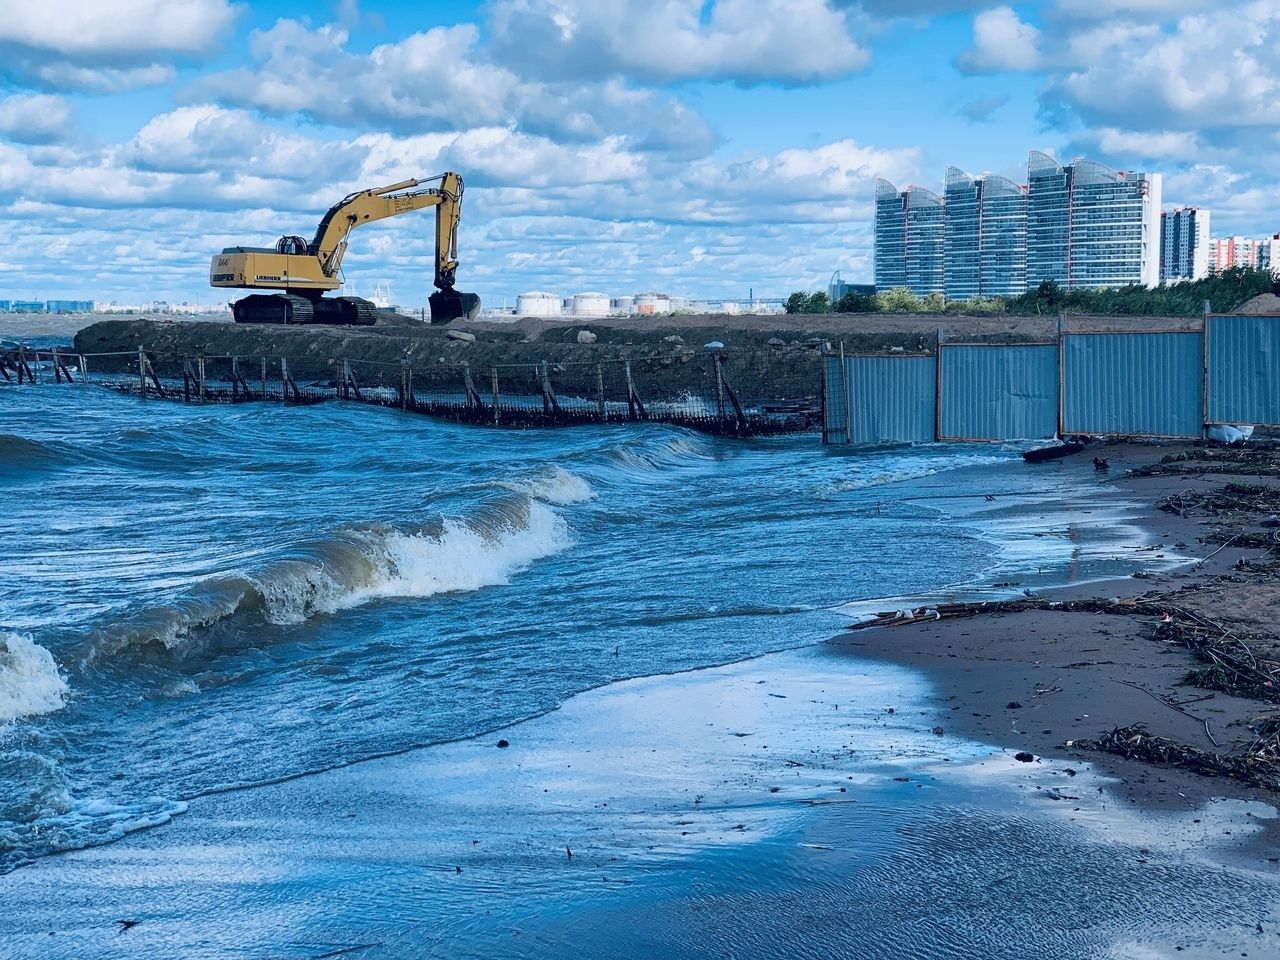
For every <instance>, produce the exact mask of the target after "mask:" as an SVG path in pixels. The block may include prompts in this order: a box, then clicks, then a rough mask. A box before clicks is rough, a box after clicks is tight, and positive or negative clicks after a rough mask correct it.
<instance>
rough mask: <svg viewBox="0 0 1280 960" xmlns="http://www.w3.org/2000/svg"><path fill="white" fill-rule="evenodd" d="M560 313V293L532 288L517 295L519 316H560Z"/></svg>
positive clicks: (517, 314)
mask: <svg viewBox="0 0 1280 960" xmlns="http://www.w3.org/2000/svg"><path fill="white" fill-rule="evenodd" d="M560 313H561V308H560V294H558V293H547V292H546V291H545V290H530V291H529V292H528V293H522V294H520V296H518V297H516V316H517V317H558V316H560Z"/></svg>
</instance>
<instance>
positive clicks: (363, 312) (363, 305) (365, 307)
mask: <svg viewBox="0 0 1280 960" xmlns="http://www.w3.org/2000/svg"><path fill="white" fill-rule="evenodd" d="M320 302H321V303H326V302H332V303H338V304H341V307H340V308H339V309H340V311H341V316H342V319H341V320H328V321H325V322H326V323H341V324H343V325H345V326H353V327H372V326H373V325H374V324H375V323H377V321H378V308H377V307H376V306H375V305H374V304H373V302H372V301H370V300H365V299H364V298H363V297H334V298H333V300H332V301H329V300H328V298H326V299H324V300H321V301H320Z"/></svg>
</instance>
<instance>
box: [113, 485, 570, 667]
mask: <svg viewBox="0 0 1280 960" xmlns="http://www.w3.org/2000/svg"><path fill="white" fill-rule="evenodd" d="M566 476H572V475H569V474H566ZM574 479H576V478H574ZM549 482H550V481H549ZM559 482H560V483H561V484H562V485H563V490H562V491H561V496H562V501H563V502H575V501H574V500H572V499H569V498H570V497H571V496H579V497H581V496H582V495H583V492H582V490H581V489H578V488H577V487H576V485H575V484H572V483H568V482H567V481H563V480H561V481H559ZM579 482H580V481H579ZM582 487H584V488H586V490H588V491H589V490H590V488H589V487H586V484H585V483H583V484H582ZM570 542H571V539H570V536H569V529H568V525H567V524H566V523H565V521H564V520H563V518H561V517H560V516H559V515H558V514H557V513H556V512H555V511H554V510H552V509H551V507H549V506H548V505H547V504H545V503H543V502H541V501H540V500H537V499H533V498H532V497H530V496H513V495H507V496H504V497H500V498H493V499H491V500H490V501H489V502H488V503H486V504H484V505H482V506H481V508H480V509H478V510H476V511H475V512H474V513H473V514H472V515H470V516H468V517H466V518H463V519H457V518H449V517H446V518H442V519H440V520H438V521H436V522H435V523H433V524H429V525H425V526H422V527H419V528H415V529H399V528H396V527H390V526H366V527H360V528H349V529H344V530H341V531H339V532H338V533H336V534H335V535H334V536H332V537H331V538H328V539H324V540H317V541H313V542H310V543H307V544H303V545H301V546H299V547H298V548H297V549H296V550H295V551H294V552H293V555H291V556H288V557H284V558H281V559H279V560H276V561H274V562H272V563H269V564H267V565H265V566H264V567H262V568H261V569H259V570H256V571H249V572H239V573H234V574H228V575H224V576H219V577H213V578H210V579H208V580H206V581H204V582H203V583H200V584H198V585H197V586H195V587H193V588H192V589H191V590H190V591H188V593H187V594H186V595H185V596H183V597H181V598H179V599H178V600H176V601H174V602H172V603H170V604H167V605H165V606H163V607H154V608H149V609H145V610H142V611H139V612H138V613H137V614H135V615H133V616H131V617H129V618H127V620H126V622H125V623H123V624H120V625H118V626H116V627H114V628H109V629H107V630H104V631H100V632H99V633H98V634H97V635H96V636H95V637H94V638H93V640H92V642H91V647H90V650H89V658H90V659H96V658H99V657H102V656H104V655H112V654H116V653H119V652H121V651H124V650H126V649H129V648H157V647H158V648H160V649H161V650H163V651H166V652H168V653H170V654H172V655H175V656H178V657H179V658H181V657H182V656H185V655H187V654H189V653H194V652H197V651H198V650H199V649H200V648H201V647H202V644H201V643H200V642H198V641H199V640H201V639H203V640H207V641H211V642H215V643H216V642H217V640H218V639H219V636H218V635H219V634H220V632H225V633H227V634H233V635H234V634H239V632H240V628H243V627H244V626H246V624H245V622H244V621H245V620H246V619H248V620H256V621H258V622H260V623H265V624H270V625H273V626H279V627H284V626H290V625H294V624H299V623H303V622H305V621H306V620H308V619H310V618H311V617H314V616H316V615H319V614H327V613H335V612H337V611H339V610H346V609H350V608H352V607H356V606H359V605H361V604H363V603H367V602H369V601H370V600H374V599H379V598H394V597H417V598H422V597H431V596H435V595H436V594H442V593H460V592H467V591H472V590H479V589H481V588H482V587H490V586H500V585H502V584H505V583H507V582H509V580H510V578H511V577H512V576H514V575H515V574H516V573H519V572H520V571H521V570H523V569H525V568H526V567H528V566H529V565H530V564H532V563H533V562H534V561H536V560H540V559H542V558H543V557H547V556H551V555H552V554H555V553H558V552H560V551H561V550H563V549H565V548H566V547H568V546H569V544H570Z"/></svg>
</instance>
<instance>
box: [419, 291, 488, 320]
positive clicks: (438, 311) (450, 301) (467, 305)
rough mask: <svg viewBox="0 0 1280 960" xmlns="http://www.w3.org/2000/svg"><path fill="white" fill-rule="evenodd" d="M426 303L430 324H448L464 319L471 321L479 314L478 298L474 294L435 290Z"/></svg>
mask: <svg viewBox="0 0 1280 960" xmlns="http://www.w3.org/2000/svg"><path fill="white" fill-rule="evenodd" d="M427 302H428V303H429V304H430V305H431V322H432V323H448V322H449V321H450V320H458V319H461V318H464V317H465V318H466V319H468V320H471V319H474V317H475V315H476V314H477V313H479V312H480V298H479V297H478V296H477V295H476V294H474V293H459V292H458V291H457V290H437V291H436V292H435V293H433V294H432V295H431V296H429V297H428V298H427Z"/></svg>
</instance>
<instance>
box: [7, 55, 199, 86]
mask: <svg viewBox="0 0 1280 960" xmlns="http://www.w3.org/2000/svg"><path fill="white" fill-rule="evenodd" d="M176 74H177V71H176V70H174V68H173V67H172V66H169V65H168V64H160V63H153V64H150V65H148V66H145V67H82V66H78V65H76V64H73V63H67V62H66V61H64V60H59V61H55V62H53V63H44V64H40V65H38V66H35V67H33V68H32V69H31V75H32V77H33V78H34V79H35V80H36V81H37V82H39V83H40V84H41V85H42V86H45V87H50V88H52V89H55V90H74V91H77V92H84V93H124V92H127V91H129V90H139V89H141V88H143V87H158V86H161V85H162V84H166V83H168V82H169V81H171V80H172V79H173V78H174V77H175V76H176Z"/></svg>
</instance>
